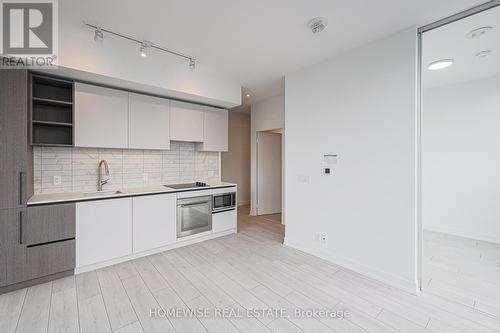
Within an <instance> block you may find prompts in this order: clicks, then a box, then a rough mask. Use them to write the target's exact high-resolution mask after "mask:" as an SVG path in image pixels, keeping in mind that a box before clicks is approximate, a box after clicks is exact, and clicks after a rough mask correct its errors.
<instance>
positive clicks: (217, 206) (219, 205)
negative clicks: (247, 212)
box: [212, 192, 236, 212]
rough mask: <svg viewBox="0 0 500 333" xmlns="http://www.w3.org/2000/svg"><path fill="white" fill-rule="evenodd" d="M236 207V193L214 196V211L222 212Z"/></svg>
mask: <svg viewBox="0 0 500 333" xmlns="http://www.w3.org/2000/svg"><path fill="white" fill-rule="evenodd" d="M235 207H236V192H228V193H220V194H214V195H213V196H212V211H213V212H220V211H224V210H229V209H232V208H235Z"/></svg>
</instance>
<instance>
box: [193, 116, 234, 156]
mask: <svg viewBox="0 0 500 333" xmlns="http://www.w3.org/2000/svg"><path fill="white" fill-rule="evenodd" d="M197 148H198V150H200V151H228V149H229V147H228V111H227V110H223V109H217V108H211V107H205V113H204V121H203V143H199V144H198V147H197Z"/></svg>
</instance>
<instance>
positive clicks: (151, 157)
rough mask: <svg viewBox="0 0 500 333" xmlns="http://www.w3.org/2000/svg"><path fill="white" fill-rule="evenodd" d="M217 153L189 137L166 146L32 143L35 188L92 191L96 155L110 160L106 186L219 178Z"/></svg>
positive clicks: (40, 191)
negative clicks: (135, 147) (201, 147)
mask: <svg viewBox="0 0 500 333" xmlns="http://www.w3.org/2000/svg"><path fill="white" fill-rule="evenodd" d="M219 155H220V154H219V153H217V152H199V151H196V150H195V144H194V143H191V142H175V141H172V142H171V145H170V150H132V149H101V148H99V149H97V148H70V147H34V149H33V163H34V165H33V167H34V168H33V169H34V191H35V194H44V193H60V192H81V191H95V190H96V186H97V185H96V184H97V165H98V163H99V161H100V160H107V161H108V164H109V172H110V176H109V182H108V183H107V184H106V185H104V190H117V189H122V188H125V189H126V188H133V187H141V186H148V185H162V184H173V183H187V182H194V181H197V180H200V181H205V182H207V183H210V182H218V181H219V180H220V176H219V175H220V172H219V158H220V157H219ZM54 176H55V177H60V184H54V183H55V182H54Z"/></svg>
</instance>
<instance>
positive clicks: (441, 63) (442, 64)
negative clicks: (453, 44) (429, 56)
mask: <svg viewBox="0 0 500 333" xmlns="http://www.w3.org/2000/svg"><path fill="white" fill-rule="evenodd" d="M453 62H454V61H453V59H442V60H438V61H434V62H431V63H430V64H429V66H427V69H429V70H430V71H437V70H440V69H445V68H447V67H450V66H451V65H453Z"/></svg>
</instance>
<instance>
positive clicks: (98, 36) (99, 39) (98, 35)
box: [94, 28, 104, 43]
mask: <svg viewBox="0 0 500 333" xmlns="http://www.w3.org/2000/svg"><path fill="white" fill-rule="evenodd" d="M103 39H104V34H103V33H102V30H101V28H96V29H95V33H94V42H99V43H102V41H103Z"/></svg>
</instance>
